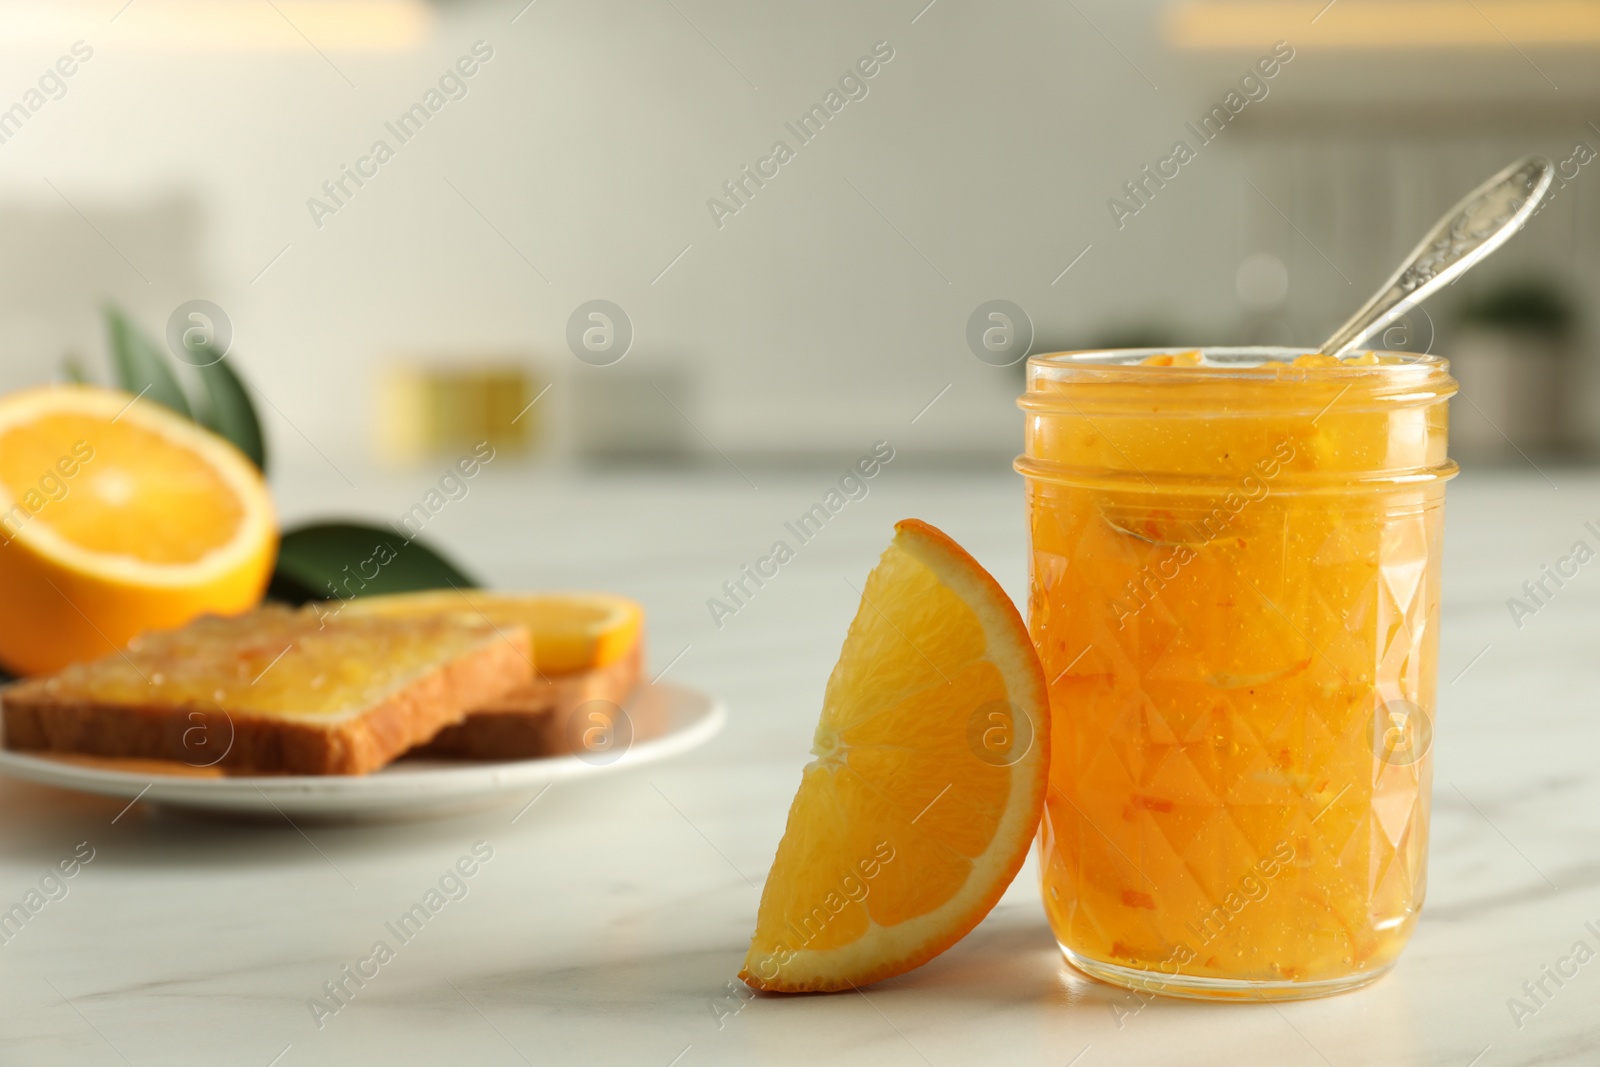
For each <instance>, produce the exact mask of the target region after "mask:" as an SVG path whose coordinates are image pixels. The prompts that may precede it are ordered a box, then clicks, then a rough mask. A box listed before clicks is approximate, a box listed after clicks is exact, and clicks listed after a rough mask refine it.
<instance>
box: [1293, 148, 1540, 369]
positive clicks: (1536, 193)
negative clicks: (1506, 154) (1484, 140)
mask: <svg viewBox="0 0 1600 1067" xmlns="http://www.w3.org/2000/svg"><path fill="white" fill-rule="evenodd" d="M1555 176H1556V169H1555V165H1554V164H1552V163H1551V162H1550V161H1549V160H1548V159H1545V158H1544V157H1543V156H1529V157H1528V158H1526V159H1524V160H1521V161H1520V162H1517V163H1513V164H1512V165H1511V166H1509V167H1507V168H1506V169H1505V170H1503V171H1501V172H1500V173H1499V174H1496V175H1495V176H1494V177H1493V178H1490V179H1489V180H1488V181H1487V182H1485V183H1484V184H1483V185H1481V186H1479V187H1478V188H1477V189H1474V190H1473V191H1472V192H1471V193H1469V194H1467V198H1466V199H1465V200H1463V201H1461V203H1459V204H1457V205H1456V206H1455V207H1454V208H1452V209H1451V210H1450V213H1449V214H1448V215H1446V216H1445V217H1444V218H1442V219H1440V220H1439V224H1438V225H1437V226H1435V227H1434V228H1433V231H1432V232H1431V233H1429V234H1428V236H1426V237H1424V238H1423V239H1422V243H1421V244H1419V245H1418V246H1417V247H1416V248H1415V249H1414V250H1413V251H1412V253H1411V255H1409V256H1407V257H1406V259H1405V262H1404V263H1402V264H1400V269H1399V270H1397V271H1395V272H1394V277H1392V278H1390V279H1389V281H1388V282H1387V283H1386V284H1385V285H1384V287H1383V288H1382V289H1380V290H1379V291H1378V292H1377V293H1376V294H1374V296H1373V297H1372V299H1371V300H1368V301H1367V302H1366V304H1364V305H1363V306H1362V308H1361V310H1360V311H1358V312H1356V313H1355V314H1354V315H1352V316H1350V320H1349V321H1348V322H1346V323H1345V324H1344V325H1343V326H1341V327H1339V329H1338V331H1337V332H1336V333H1334V335H1333V336H1332V337H1330V338H1328V339H1327V340H1326V341H1324V342H1322V349H1321V351H1322V353H1323V354H1324V355H1329V356H1342V355H1344V354H1345V353H1346V352H1348V351H1350V350H1351V349H1352V348H1355V347H1356V346H1357V345H1359V344H1360V343H1361V342H1362V341H1364V340H1366V339H1367V338H1368V337H1371V336H1372V335H1373V334H1375V333H1377V332H1378V331H1379V330H1381V329H1383V328H1384V327H1385V326H1387V325H1389V324H1390V323H1391V322H1393V321H1394V320H1395V319H1398V318H1399V317H1400V316H1401V315H1404V314H1405V313H1406V311H1407V310H1409V309H1410V308H1413V307H1415V306H1417V305H1418V304H1420V303H1422V302H1423V301H1424V300H1426V299H1428V297H1430V296H1432V295H1433V294H1434V293H1436V292H1438V291H1439V290H1440V289H1443V288H1444V287H1445V286H1447V285H1449V284H1450V283H1451V282H1453V281H1455V280H1456V279H1457V278H1459V277H1461V275H1463V274H1465V273H1466V272H1467V271H1469V270H1471V269H1472V268H1473V267H1474V266H1476V265H1477V263H1478V261H1479V260H1481V259H1483V258H1484V257H1485V256H1487V255H1488V254H1489V253H1490V252H1493V251H1494V250H1495V249H1497V248H1499V247H1500V246H1501V245H1503V244H1505V243H1506V241H1507V240H1508V239H1509V238H1510V237H1511V235H1512V234H1514V233H1516V232H1517V231H1518V230H1520V229H1522V225H1523V223H1525V222H1527V221H1528V219H1529V218H1530V217H1531V216H1532V215H1533V213H1534V212H1535V211H1537V210H1538V208H1539V204H1540V203H1541V202H1543V200H1544V198H1545V196H1546V195H1548V194H1549V192H1550V187H1551V184H1552V183H1553V182H1554V181H1555Z"/></svg>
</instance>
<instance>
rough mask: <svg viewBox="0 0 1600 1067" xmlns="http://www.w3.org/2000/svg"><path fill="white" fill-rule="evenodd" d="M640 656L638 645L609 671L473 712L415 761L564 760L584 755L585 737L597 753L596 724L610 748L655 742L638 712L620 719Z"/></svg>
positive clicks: (525, 691) (556, 681)
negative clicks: (645, 740)
mask: <svg viewBox="0 0 1600 1067" xmlns="http://www.w3.org/2000/svg"><path fill="white" fill-rule="evenodd" d="M640 658H641V646H640V645H639V644H637V643H636V644H635V645H634V646H633V648H632V649H631V650H630V651H629V652H628V653H627V654H625V655H624V656H623V658H622V659H620V660H617V661H616V662H615V663H612V664H610V665H609V666H605V667H596V668H594V669H593V670H587V671H570V672H568V673H566V674H545V675H542V676H541V677H538V678H535V679H533V680H532V681H531V682H527V683H525V684H523V685H519V686H517V687H516V688H515V689H513V690H511V691H509V692H507V693H505V694H504V695H502V696H499V697H496V698H495V699H494V700H492V701H490V702H488V703H487V704H483V705H480V706H478V707H475V708H473V709H472V710H471V711H469V712H468V713H467V717H466V718H465V719H463V720H461V721H460V722H459V723H457V724H456V725H454V726H446V727H445V728H444V729H443V730H441V731H439V733H438V735H437V736H436V737H434V739H433V740H432V741H429V742H428V743H427V744H425V745H422V746H421V747H419V748H417V749H414V750H413V751H412V755H415V756H427V757H429V758H432V759H475V760H492V759H538V758H540V757H542V756H565V755H569V754H571V753H573V752H575V751H582V750H584V749H585V744H586V739H587V742H588V748H589V749H590V750H595V745H596V744H597V743H598V742H596V740H595V739H596V736H597V735H596V734H594V733H593V732H591V728H592V727H593V726H596V725H598V726H599V727H600V728H601V735H603V737H604V744H605V745H606V746H607V747H609V746H610V745H612V744H616V743H619V742H620V743H622V744H631V743H632V741H633V740H635V739H637V738H642V737H647V736H650V735H651V734H653V733H654V732H656V727H657V725H658V724H656V723H654V722H652V721H646V720H644V719H642V718H641V710H640V709H638V708H635V709H634V710H633V711H630V712H626V713H622V714H625V715H626V716H628V718H627V721H626V723H625V724H624V723H623V722H622V721H621V719H622V714H619V709H620V708H621V707H622V705H623V704H624V703H626V702H627V699H628V696H629V694H631V693H632V692H633V690H634V687H635V686H637V685H638V683H639V661H640ZM596 702H598V703H596ZM595 715H598V716H600V718H598V719H596V718H593V717H592V716H595ZM596 754H600V753H599V752H598V751H597V750H596Z"/></svg>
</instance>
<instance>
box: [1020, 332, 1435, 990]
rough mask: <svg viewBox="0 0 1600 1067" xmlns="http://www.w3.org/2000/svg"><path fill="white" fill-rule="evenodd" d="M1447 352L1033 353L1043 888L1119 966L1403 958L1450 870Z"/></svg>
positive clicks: (1125, 975) (1201, 970) (1048, 903)
mask: <svg viewBox="0 0 1600 1067" xmlns="http://www.w3.org/2000/svg"><path fill="white" fill-rule="evenodd" d="M1454 391H1455V382H1454V381H1453V380H1452V379H1451V378H1450V376H1449V373H1448V370H1447V366H1446V364H1445V362H1444V361H1443V360H1440V359H1437V358H1433V357H1419V356H1413V355H1407V354H1397V353H1376V354H1373V353H1366V354H1363V355H1362V356H1361V357H1359V358H1357V359H1353V360H1346V361H1344V362H1340V361H1336V360H1332V359H1330V358H1328V357H1324V356H1316V355H1307V354H1306V353H1304V351H1303V350H1284V349H1215V350H1203V351H1195V352H1170V353H1169V352H1155V351H1148V350H1146V351H1132V352H1128V351H1118V352H1092V353H1070V354H1059V355H1049V356H1039V357H1035V358H1033V359H1031V360H1030V361H1029V363H1028V390H1027V393H1026V395H1025V396H1024V397H1023V399H1022V400H1021V406H1022V408H1023V410H1024V411H1025V412H1026V414H1027V430H1026V449H1025V452H1024V454H1023V456H1022V457H1021V458H1020V459H1018V461H1017V469H1018V470H1019V471H1021V472H1022V473H1023V474H1024V475H1025V476H1026V482H1027V493H1028V513H1029V523H1030V529H1031V538H1032V575H1031V590H1030V597H1029V625H1030V628H1031V630H1032V634H1033V639H1034V642H1035V644H1036V646H1037V647H1038V650H1039V655H1040V658H1041V659H1042V661H1043V663H1044V669H1045V676H1046V679H1047V680H1048V681H1049V683H1050V700H1051V709H1052V735H1053V742H1052V751H1051V761H1052V763H1051V789H1050V794H1049V798H1048V800H1047V803H1046V808H1045V815H1044V822H1043V824H1042V826H1041V829H1040V836H1039V849H1040V860H1041V869H1042V876H1043V890H1044V903H1045V909H1046V912H1047V914H1048V916H1049V919H1050V924H1051V926H1052V928H1053V929H1054V931H1055V934H1056V938H1057V940H1058V941H1059V942H1060V943H1061V946H1062V948H1063V950H1064V951H1065V952H1066V954H1067V957H1068V959H1069V960H1070V961H1071V962H1072V963H1073V964H1074V965H1076V966H1077V967H1079V968H1080V969H1081V970H1083V971H1085V972H1087V973H1089V974H1091V975H1094V976H1096V977H1099V978H1102V979H1105V980H1108V981H1112V982H1117V983H1120V984H1124V985H1128V986H1134V987H1138V988H1141V989H1147V990H1151V991H1155V992H1162V993H1167V994H1172V995H1180V996H1195V997H1249V998H1268V999H1289V998H1297V997H1307V996H1317V995H1321V994H1325V993H1332V992H1337V991H1339V990H1342V989H1346V988H1351V987H1353V986H1356V985H1360V984H1363V983H1365V982H1368V981H1371V980H1372V979H1374V978H1376V977H1377V976H1378V975H1380V974H1382V973H1383V972H1384V971H1385V970H1386V969H1387V968H1389V967H1390V966H1391V965H1392V964H1393V963H1394V961H1395V958H1396V957H1397V956H1398V955H1399V952H1400V950H1401V948H1402V947H1403V946H1404V945H1405V942H1406V940H1407V939H1408V938H1409V937H1410V934H1411V930H1412V928H1413V926H1414V925H1415V923H1416V918H1417V911H1418V909H1419V908H1420V907H1421V904H1422V897H1423V891H1424V887H1425V883H1426V857H1427V828H1428V795H1429V787H1430V783H1431V760H1430V754H1429V753H1430V742H1431V737H1432V719H1433V710H1434V696H1435V674H1436V668H1437V646H1438V610H1439V550H1440V523H1441V518H1442V505H1443V498H1444V483H1445V481H1446V479H1448V478H1450V477H1451V476H1453V475H1454V474H1455V472H1456V468H1455V465H1454V464H1453V463H1451V462H1450V460H1448V459H1447V458H1446V455H1445V434H1446V401H1447V400H1448V398H1449V397H1450V395H1451V394H1452V393H1454Z"/></svg>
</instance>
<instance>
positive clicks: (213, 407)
mask: <svg viewBox="0 0 1600 1067" xmlns="http://www.w3.org/2000/svg"><path fill="white" fill-rule="evenodd" d="M205 351H206V354H207V355H208V356H212V357H215V358H214V359H213V361H212V362H210V363H208V364H206V365H204V366H197V367H196V368H195V372H196V373H197V374H199V375H200V383H201V384H202V385H204V386H205V388H206V403H205V404H204V405H203V406H202V408H201V410H200V423H201V424H202V425H203V426H205V427H206V428H207V429H209V430H211V431H212V432H213V433H215V434H217V435H219V436H221V437H225V438H227V439H228V440H229V441H232V442H233V444H234V446H235V447H237V448H238V449H239V451H241V452H243V453H244V454H245V455H247V456H249V457H250V462H252V463H254V464H255V465H256V467H257V468H259V469H260V470H261V471H262V473H266V469H267V442H266V438H265V437H263V436H262V434H261V420H260V419H258V418H256V409H255V405H254V404H252V403H251V402H250V392H249V390H248V389H246V388H245V384H244V382H243V381H241V380H240V378H239V376H238V375H237V374H235V373H234V372H233V368H232V367H230V366H228V363H227V360H226V358H225V357H223V356H222V355H220V354H218V353H217V352H216V351H215V350H214V349H211V348H207V349H206V350H205Z"/></svg>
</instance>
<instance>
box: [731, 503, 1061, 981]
mask: <svg viewBox="0 0 1600 1067" xmlns="http://www.w3.org/2000/svg"><path fill="white" fill-rule="evenodd" d="M897 529H898V532H899V536H897V538H896V540H895V542H894V543H893V544H891V545H890V547H889V549H888V550H887V551H885V552H884V554H883V556H882V558H881V559H880V561H879V563H878V566H877V568H876V569H874V570H873V572H872V574H871V575H870V576H869V577H868V579H867V584H866V587H865V591H864V594H863V597H862V602H861V606H860V608H859V610H858V613H857V615H856V618H855V621H854V622H853V623H852V624H851V627H850V632H849V635H848V637H847V638H846V641H845V646H844V649H843V651H842V653H841V654H840V657H839V662H838V664H837V665H836V666H835V668H834V671H833V674H832V676H831V677H830V678H829V680H828V686H827V690H826V693H825V695H824V700H823V711H822V715H821V719H820V721H819V723H818V726H817V731H816V737H815V743H814V745H813V747H812V752H813V754H814V755H815V757H816V758H815V759H814V760H813V761H812V763H810V764H809V765H808V766H807V767H806V768H805V770H804V772H803V774H802V778H801V785H800V789H799V792H798V793H797V794H796V795H795V799H794V803H793V806H792V807H791V808H790V811H789V819H788V825H787V828H786V829H785V831H784V836H783V840H782V842H781V843H780V845H779V847H778V854H777V857H776V859H775V860H774V861H773V866H772V871H771V873H770V875H769V876H768V879H767V884H766V887H765V889H764V891H763V894H762V899H761V908H760V913H759V916H758V918H757V926H756V932H755V936H754V937H753V938H752V942H751V949H750V955H749V957H748V958H747V959H746V962H745V969H744V971H742V972H741V975H740V977H742V978H744V980H745V981H746V982H749V983H750V984H752V985H755V986H757V987H758V988H763V989H769V990H783V991H800V990H828V989H845V988H850V987H851V986H857V985H862V984H865V983H867V982H872V981H877V980H880V979H882V978H886V977H889V976H890V975H892V974H898V973H901V972H903V971H905V970H909V969H911V968H912V967H915V966H918V965H919V964H921V963H923V962H926V961H927V960H928V959H931V958H932V957H933V956H935V955H937V954H938V953H939V952H942V951H943V950H944V949H945V948H948V947H949V946H950V945H951V944H954V943H955V941H957V940H959V939H960V937H961V936H963V935H964V934H965V933H966V932H967V931H968V930H970V929H971V928H972V927H973V926H975V925H976V924H977V923H978V922H979V921H980V920H981V919H982V918H983V916H984V915H985V914H987V912H988V910H989V909H990V908H991V907H992V906H993V905H994V902H995V901H996V900H998V899H999V896H1000V894H1001V893H1002V892H1003V891H1004V890H1005V887H1006V885H1007V884H1009V882H1010V880H1011V878H1012V877H1013V876H1014V875H1015V873H1016V870H1017V868H1018V867H1020V865H1021V863H1022V860H1023V858H1024V857H1025V855H1026V852H1027V848H1028V845H1029V843H1030V839H1031V835H1032V833H1033V828H1034V827H1035V826H1036V824H1037V812H1038V810H1039V807H1040V805H1041V804H1042V799H1043V787H1044V772H1045V761H1046V760H1047V759H1048V753H1047V747H1046V745H1045V743H1044V741H1043V739H1044V738H1046V737H1047V736H1048V722H1047V720H1046V719H1045V710H1046V709H1045V706H1044V701H1043V678H1042V676H1041V675H1040V674H1039V668H1038V662H1037V658H1036V656H1035V655H1034V653H1033V651H1032V646H1031V645H1030V644H1029V643H1028V641H1027V635H1026V631H1025V630H1024V629H1023V628H1022V624H1021V620H1020V617H1018V615H1017V613H1016V609H1015V608H1014V607H1013V606H1012V605H1011V603H1010V601H1009V600H1008V599H1006V597H1005V594H1004V593H1003V592H1002V591H1001V590H1000V589H999V587H998V586H997V585H995V584H994V581H993V579H992V578H989V576H988V575H987V574H985V573H984V572H983V571H982V570H981V568H979V567H978V566H977V564H976V563H975V562H973V561H972V559H971V557H969V556H967V555H966V553H964V552H962V551H961V550H960V549H959V547H957V546H955V544H954V542H951V541H949V539H948V538H946V537H944V535H943V534H940V533H939V532H938V531H936V530H933V528H932V527H928V526H926V525H925V524H922V523H916V522H915V521H914V520H908V521H907V522H905V523H901V524H900V526H899V527H898V528H897ZM990 708H998V709H1004V712H1005V720H1004V721H1005V722H1007V723H1010V722H1012V721H1014V720H1015V719H1017V718H1022V719H1025V723H1024V725H1023V728H1022V729H1021V730H1019V731H1017V732H1016V734H1014V735H1012V736H1011V743H1010V744H1009V745H1008V744H1001V746H1000V748H999V752H1000V755H999V756H998V757H996V758H988V759H986V758H982V757H983V755H984V753H983V752H981V751H979V750H975V748H974V742H973V740H972V738H973V736H974V730H973V723H974V721H975V718H976V719H977V721H979V722H980V724H982V725H988V720H987V718H985V717H984V716H985V715H986V713H987V711H988V709H990ZM1029 724H1031V725H1029ZM977 733H978V734H979V735H981V733H982V731H981V730H979V731H978V732H977ZM1021 735H1026V737H1027V741H1026V742H1025V743H1024V742H1020V741H1018V740H1017V738H1018V737H1019V736H1021Z"/></svg>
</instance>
